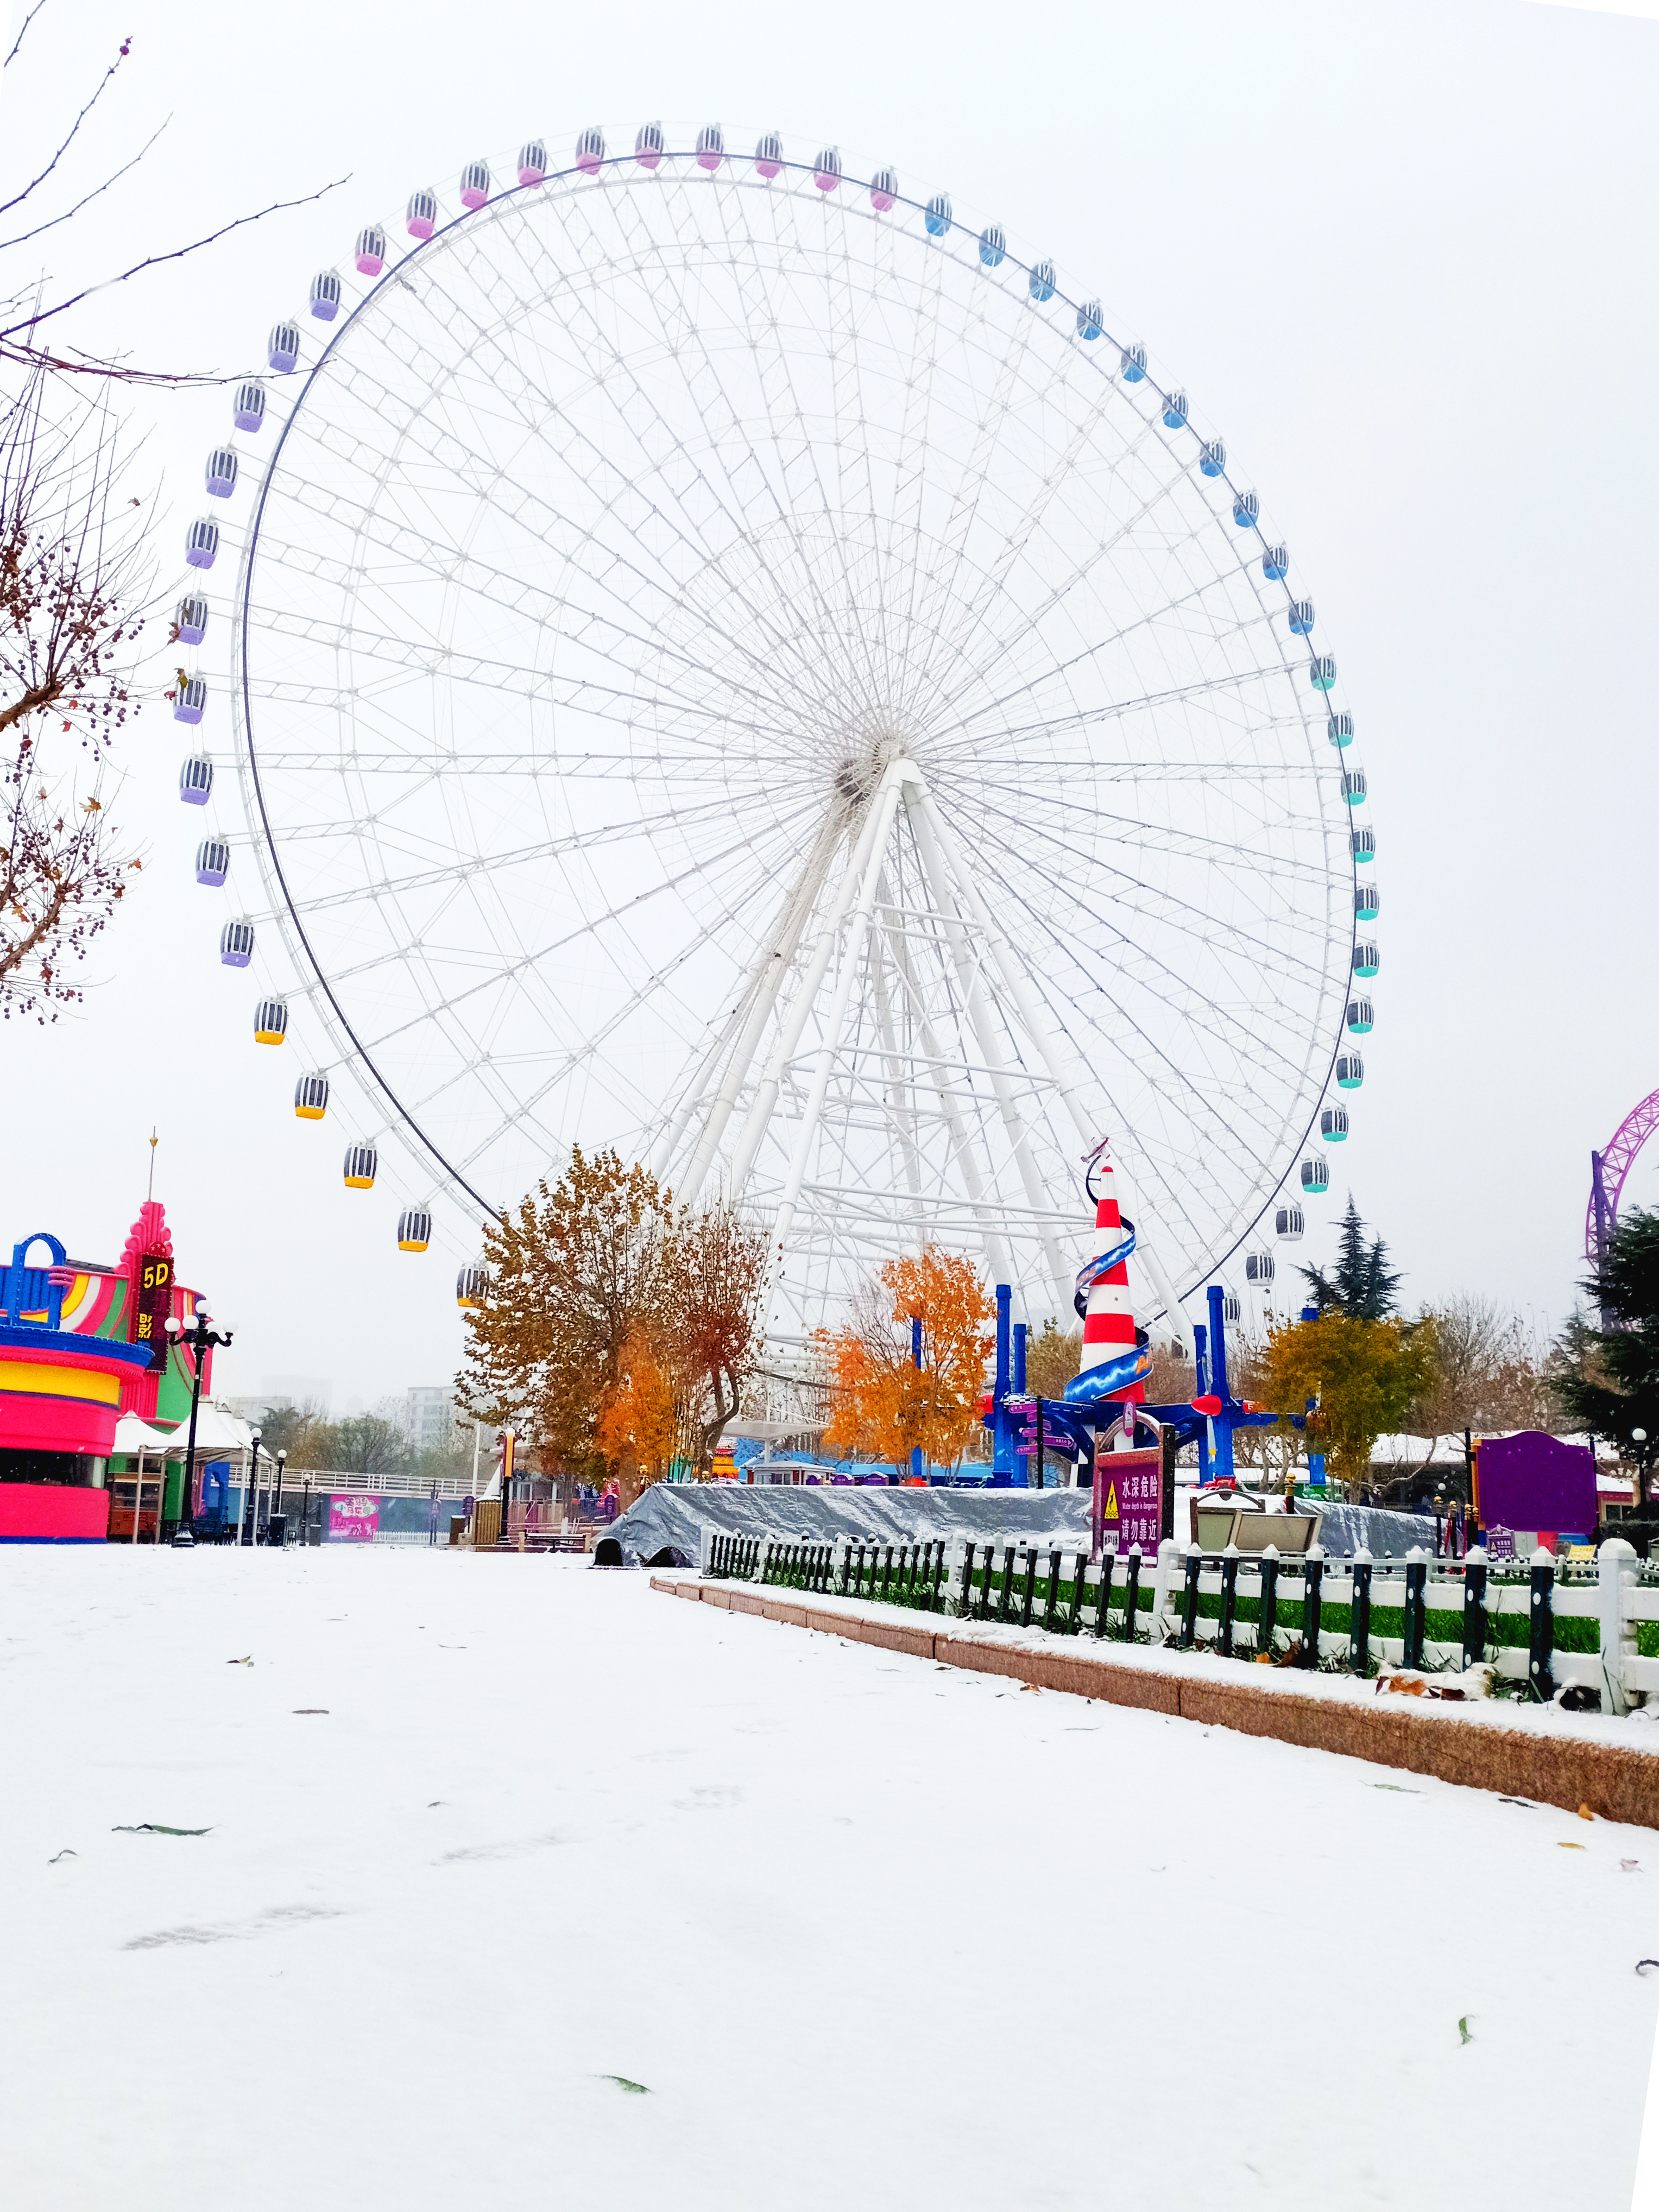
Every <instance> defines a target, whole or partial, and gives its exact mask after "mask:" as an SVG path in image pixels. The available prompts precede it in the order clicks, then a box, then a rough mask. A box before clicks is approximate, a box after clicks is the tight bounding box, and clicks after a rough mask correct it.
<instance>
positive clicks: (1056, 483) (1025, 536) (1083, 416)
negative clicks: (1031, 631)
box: [947, 361, 1164, 649]
mask: <svg viewBox="0 0 1659 2212" xmlns="http://www.w3.org/2000/svg"><path fill="white" fill-rule="evenodd" d="M1068 366H1069V364H1067V363H1065V362H1063V361H1062V363H1061V364H1058V365H1056V367H1055V368H1054V370H1053V371H1052V372H1051V374H1050V378H1049V380H1048V383H1049V388H1050V389H1059V390H1060V391H1062V392H1064V391H1065V390H1066V386H1068V384H1069V377H1068V375H1067V374H1066V368H1067V367H1068ZM1137 421H1138V422H1139V418H1137ZM1097 428H1098V418H1097V416H1094V415H1092V414H1091V412H1090V411H1089V410H1087V409H1079V410H1078V412H1077V416H1076V419H1075V420H1074V422H1073V424H1072V425H1071V428H1070V430H1069V433H1068V435H1066V438H1065V439H1064V440H1063V441H1062V442H1061V444H1060V449H1059V451H1058V453H1056V454H1055V456H1054V460H1053V462H1052V463H1051V465H1050V466H1049V468H1048V471H1047V472H1046V474H1045V475H1044V476H1043V477H1042V478H1041V480H1040V482H1039V483H1038V485H1037V488H1036V492H1035V494H1034V495H1033V496H1032V498H1031V499H1030V501H1029V502H1028V503H1027V505H1026V507H1025V508H1024V512H1023V513H1021V514H1020V515H1018V517H1017V518H1016V519H1015V520H1013V521H1012V522H1011V523H1010V524H1009V525H1008V526H1006V529H1005V530H1004V531H1003V532H1002V533H1001V544H1000V546H999V548H998V550H997V554H996V557H995V559H994V561H993V562H991V563H990V565H989V567H988V568H987V569H986V571H985V574H984V576H983V578H982V580H981V583H980V585H979V587H978V589H977V591H976V592H971V593H969V592H962V593H960V594H958V593H957V578H958V577H959V576H960V575H961V574H963V568H964V558H965V544H964V550H963V551H961V552H958V554H957V558H956V559H955V561H954V562H953V563H952V565H951V574H950V579H949V588H950V597H951V599H953V600H954V601H955V603H956V605H957V618H956V623H955V625H954V629H953V631H952V632H951V633H950V634H948V635H947V644H949V645H950V646H951V647H953V648H954V647H957V646H958V645H959V644H960V642H961V641H962V640H963V639H964V638H966V637H969V636H977V635H980V634H981V632H982V631H983V630H984V629H985V628H986V626H987V623H988V621H989V618H990V611H991V610H992V609H993V608H994V607H995V606H997V605H1000V604H1002V603H1003V602H1004V600H1005V599H1006V592H1007V588H1008V584H1009V580H1010V579H1011V577H1012V574H1013V573H1014V570H1015V569H1016V568H1017V567H1018V565H1019V563H1020V562H1022V561H1023V560H1024V558H1025V554H1026V549H1027V548H1028V546H1029V545H1030V542H1031V539H1032V538H1033V536H1034V534H1035V533H1036V531H1037V529H1038V528H1039V526H1041V525H1042V522H1043V520H1044V519H1045V518H1046V517H1047V515H1048V511H1049V509H1050V507H1052V506H1053V504H1054V501H1055V499H1056V498H1057V497H1058V496H1059V495H1060V491H1061V489H1063V487H1064V486H1065V485H1066V483H1067V482H1069V481H1070V480H1071V479H1072V478H1073V475H1074V472H1075V471H1076V469H1077V466H1078V464H1079V460H1080V459H1081V458H1082V456H1083V453H1085V450H1086V448H1087V447H1088V445H1089V443H1090V441H1091V437H1092V436H1093V435H1096V433H1097ZM1149 442H1151V443H1156V441H1155V439H1154V437H1153V433H1152V426H1151V425H1150V424H1148V423H1145V422H1139V428H1138V429H1137V431H1136V433H1135V435H1133V437H1131V438H1130V439H1129V440H1128V441H1127V444H1125V445H1124V447H1122V449H1121V452H1119V453H1116V454H1115V456H1114V458H1113V459H1112V462H1111V464H1110V468H1111V475H1112V477H1114V478H1115V477H1118V476H1120V475H1121V473H1122V471H1123V468H1124V467H1125V465H1127V462H1129V461H1130V460H1133V459H1135V458H1136V457H1137V456H1138V455H1139V453H1140V452H1141V451H1142V450H1143V449H1144V448H1145V447H1146V446H1147V445H1148V443H1149ZM1163 495H1164V494H1163V492H1162V491H1160V493H1159V497H1160V498H1161V497H1162V496H1163ZM1002 649H1006V644H1005V645H1004V647H1003V648H1002Z"/></svg>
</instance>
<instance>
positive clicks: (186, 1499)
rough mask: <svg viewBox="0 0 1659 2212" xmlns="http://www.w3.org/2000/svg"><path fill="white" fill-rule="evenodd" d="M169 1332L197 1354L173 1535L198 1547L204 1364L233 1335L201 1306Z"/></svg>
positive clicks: (173, 1321) (170, 1320)
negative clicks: (214, 1348)
mask: <svg viewBox="0 0 1659 2212" xmlns="http://www.w3.org/2000/svg"><path fill="white" fill-rule="evenodd" d="M167 1336H168V1339H169V1340H170V1341H171V1342H172V1343H173V1344H175V1345H178V1346H180V1347H181V1348H182V1347H183V1346H186V1345H188V1346H189V1347H190V1349H191V1351H192V1352H194V1353H195V1354H196V1373H195V1376H193V1378H192V1380H191V1386H190V1435H189V1437H188V1439H187V1440H186V1442H185V1480H184V1488H183V1491H182V1493H181V1494H180V1497H179V1522H178V1526H177V1527H176V1528H174V1530H173V1541H174V1543H177V1542H178V1541H179V1538H180V1537H181V1536H182V1537H183V1538H184V1540H185V1542H186V1543H194V1542H195V1541H196V1534H195V1530H194V1528H193V1527H192V1525H191V1524H192V1522H194V1521H195V1518H196V1508H195V1505H194V1504H193V1503H192V1500H193V1499H194V1498H195V1495H196V1413H197V1407H199V1406H200V1404H201V1402H202V1364H203V1360H204V1357H205V1355H206V1353H207V1352H208V1350H209V1348H210V1346H213V1345H228V1343H229V1342H230V1336H231V1333H230V1331H229V1330H228V1329H224V1330H222V1331H221V1330H219V1329H216V1328H214V1326H213V1316H212V1315H211V1314H210V1312H209V1311H208V1310H207V1308H206V1307H205V1306H204V1305H203V1306H197V1309H196V1311H195V1314H194V1315H193V1316H192V1317H191V1320H190V1321H189V1322H182V1321H180V1319H179V1316H178V1315H177V1314H169V1315H168V1316H167Z"/></svg>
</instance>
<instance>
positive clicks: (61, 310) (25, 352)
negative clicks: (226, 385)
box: [0, 173, 352, 383]
mask: <svg viewBox="0 0 1659 2212" xmlns="http://www.w3.org/2000/svg"><path fill="white" fill-rule="evenodd" d="M349 181H352V177H349V173H347V175H345V177H337V179H334V184H325V185H321V191H316V192H305V197H303V199H272V204H270V206H268V208H261V210H258V212H257V215H239V216H237V219H234V222H230V223H222V226H219V228H216V230H210V232H208V234H206V237H201V239H192V241H191V243H188V246H177V248H175V250H173V252H170V254H150V257H149V258H146V261H135V264H133V268H131V270H122V274H119V276H106V279H104V281H101V283H88V285H86V289H84V292H76V295H70V296H69V299H60V301H58V305H55V307H46V310H42V312H40V314H31V316H28V319H27V321H24V323H11V325H9V327H7V330H0V341H11V338H15V337H18V334H20V331H27V330H38V327H40V325H42V323H51V321H53V316H58V314H69V310H70V307H80V303H82V301H84V299H93V295H95V292H112V289H115V285H118V283H128V279H133V276H142V274H143V270H155V268H161V265H164V264H168V261H184V257H185V254H195V252H201V248H204V246H215V243H216V241H219V239H226V237H230V232H232V230H241V228H243V226H246V223H264V219H265V216H268V215H283V212H285V210H288V208H310V206H312V201H316V199H325V197H327V195H330V192H338V188H341V185H343V184H349ZM13 358H33V349H22V347H13ZM49 365H51V368H73V362H49ZM128 374H133V372H128ZM197 380H204V383H212V380H215V378H197Z"/></svg>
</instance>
